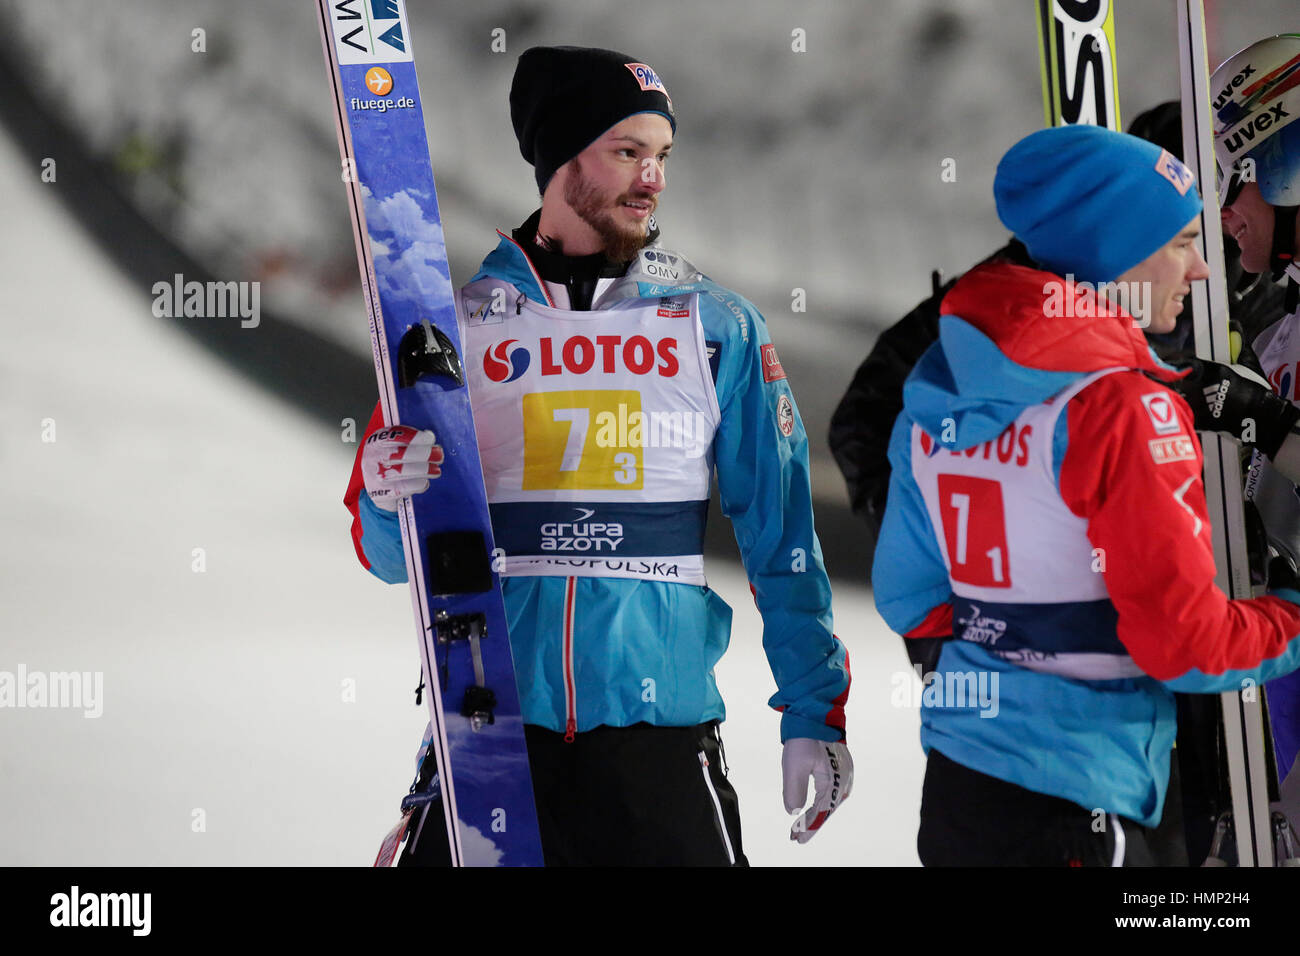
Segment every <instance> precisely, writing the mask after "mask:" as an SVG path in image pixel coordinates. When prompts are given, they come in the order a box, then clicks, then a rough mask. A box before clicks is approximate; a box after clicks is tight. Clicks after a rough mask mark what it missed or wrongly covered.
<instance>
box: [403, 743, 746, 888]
mask: <svg viewBox="0 0 1300 956" xmlns="http://www.w3.org/2000/svg"><path fill="white" fill-rule="evenodd" d="M524 733H525V736H526V739H527V743H528V761H529V764H530V766H531V768H532V775H533V795H534V797H535V799H536V802H537V817H538V825H539V827H540V830H541V836H542V853H543V855H544V857H545V858H546V864H547V866H748V865H749V864H748V861H747V860H746V859H745V855H744V852H743V851H742V849H741V844H740V809H739V803H738V801H737V799H736V792H735V790H733V789H732V787H731V784H730V783H729V782H728V781H727V770H726V758H725V754H724V752H723V749H722V738H721V736H720V734H719V733H718V724H717V722H716V721H713V722H710V723H705V724H699V725H697V726H694V727H655V726H652V725H650V724H644V723H642V724H634V725H632V726H631V727H606V726H601V727H595V728H593V729H592V730H589V731H586V732H585V733H580V734H576V735H575V736H574V738H573V740H572V741H571V742H567V743H566V742H565V740H564V735H563V734H559V733H555V732H554V731H550V730H546V729H544V728H542V727H536V726H533V725H526V726H525V728H524ZM425 813H426V817H427V818H426V820H425V821H424V826H423V827H422V828H420V827H419V824H420V821H419V820H418V819H417V820H412V822H411V827H410V831H409V832H410V833H411V834H412V836H410V837H408V838H407V841H406V846H405V847H404V848H403V850H402V856H401V858H400V859H399V860H398V865H399V866H447V865H449V863H450V857H449V855H448V852H447V837H446V832H445V830H444V827H443V821H442V808H441V806H440V805H439V804H438V803H437V802H436V801H435V802H433V803H430V804H428V806H427V809H426V811H425ZM417 829H419V832H420V837H419V840H418V841H416V840H415V839H414V833H415V832H416V831H417ZM412 843H415V846H414V847H412Z"/></svg>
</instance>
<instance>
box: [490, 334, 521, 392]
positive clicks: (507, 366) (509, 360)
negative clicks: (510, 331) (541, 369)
mask: <svg viewBox="0 0 1300 956" xmlns="http://www.w3.org/2000/svg"><path fill="white" fill-rule="evenodd" d="M518 341H519V340H518V339H506V340H505V341H504V342H500V343H498V344H496V345H493V346H492V347H491V348H489V349H488V350H487V351H486V352H484V353H483V374H484V375H486V376H487V377H488V380H489V381H492V382H513V381H514V380H515V379H517V378H519V376H521V375H523V374H524V372H526V371H528V365H529V363H530V362H531V361H532V356H530V355H529V354H528V350H527V349H526V348H524V347H523V346H522V345H520V346H518V347H516V348H514V349H511V348H510V346H512V345H515V344H516V343H517V342H518Z"/></svg>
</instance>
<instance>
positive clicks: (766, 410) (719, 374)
mask: <svg viewBox="0 0 1300 956" xmlns="http://www.w3.org/2000/svg"><path fill="white" fill-rule="evenodd" d="M499 235H500V237H501V239H500V242H499V244H498V245H497V247H496V249H494V250H493V251H492V252H491V253H490V254H489V255H488V256H487V258H486V259H485V260H484V262H483V264H482V267H481V268H480V271H479V272H478V274H476V275H475V276H474V279H472V280H471V282H474V281H477V280H479V279H482V278H485V277H487V278H493V279H496V280H500V281H502V282H505V283H508V284H509V285H511V286H513V287H514V288H515V289H516V290H518V291H519V292H521V293H523V294H524V295H526V296H528V297H530V298H532V299H534V301H537V302H541V303H545V302H546V301H547V296H546V292H545V290H544V288H543V287H542V286H541V285H540V283H539V279H538V276H537V273H536V271H535V269H534V268H533V267H532V264H531V263H530V262H529V260H528V258H527V255H526V253H525V252H524V250H523V249H522V248H521V247H520V246H519V245H518V244H517V243H515V242H514V241H513V240H511V239H510V238H508V237H506V236H505V235H504V234H499ZM682 261H685V260H682ZM620 281H623V280H620ZM694 293H699V297H698V302H699V310H698V317H699V321H700V323H701V324H702V325H703V329H704V338H705V339H706V340H707V346H708V348H709V349H710V351H711V352H712V355H711V357H710V370H711V373H712V376H713V385H714V388H715V389H716V392H717V402H718V406H719V409H720V411H721V421H720V424H719V426H718V428H717V430H716V432H715V434H714V436H713V444H712V448H711V453H712V460H713V462H714V467H715V469H716V477H717V483H718V491H719V496H720V500H721V505H722V511H723V513H724V514H725V515H727V516H728V517H729V518H730V519H731V522H732V524H733V527H734V530H735V534H736V541H737V543H738V545H739V547H740V553H741V557H742V559H743V562H744V566H745V570H746V572H747V574H748V578H749V582H750V588H751V591H752V592H753V595H754V600H755V602H756V604H757V606H758V610H759V612H760V614H761V615H762V618H763V648H764V650H765V652H766V654H767V658H768V662H769V665H770V666H771V669H772V674H773V677H774V678H775V681H776V687H777V690H776V693H775V694H773V695H772V697H771V698H770V700H769V701H768V703H769V704H770V706H772V707H773V708H775V709H776V710H778V711H780V712H781V715H782V716H781V739H782V740H783V741H784V740H787V739H790V738H794V737H810V738H814V739H818V740H827V741H832V740H840V739H843V737H844V704H845V701H846V700H847V697H848V689H849V681H850V678H849V663H848V656H847V653H846V650H845V648H844V645H843V644H842V643H841V642H840V641H839V639H838V638H836V637H835V635H834V634H833V631H832V617H831V592H830V583H829V580H828V578H827V575H826V572H825V569H824V567H823V564H822V555H821V546H820V544H819V543H818V540H817V535H816V533H815V531H814V529H813V511H812V497H811V490H810V482H809V467H808V439H807V435H806V434H805V432H804V428H803V423H802V422H801V421H800V418H799V414H798V411H797V409H796V408H795V406H794V399H793V394H792V392H791V390H790V385H789V382H788V380H786V378H785V376H784V372H783V371H782V370H781V367H780V364H779V362H777V361H776V360H775V350H774V348H773V347H772V345H771V340H770V338H769V336H768V331H767V326H766V323H765V322H764V320H763V317H762V316H761V315H760V314H759V312H758V310H757V309H756V308H755V307H754V306H753V305H752V304H751V303H749V302H748V301H746V300H745V299H743V298H742V297H740V296H739V295H736V294H735V293H733V292H731V291H729V290H728V289H725V288H723V287H722V286H720V285H718V284H717V283H715V282H713V281H711V280H710V279H708V278H707V277H705V276H704V275H702V274H701V273H698V272H695V271H693V270H692V269H686V270H683V271H682V279H681V280H679V281H667V282H665V281H654V282H651V281H640V280H639V279H638V281H637V282H636V285H635V288H634V289H632V290H631V291H630V292H629V291H628V290H627V289H626V288H625V291H624V297H623V298H621V299H620V300H619V301H620V302H622V303H624V304H626V302H627V298H626V295H629V294H630V295H632V296H634V297H635V296H639V297H642V298H645V299H647V300H650V301H649V303H647V304H653V301H654V300H656V299H660V298H662V297H666V296H686V295H691V294H694ZM612 304H614V303H613V302H612V301H609V300H608V299H606V298H600V299H598V300H597V301H596V303H595V305H594V308H596V309H600V308H606V307H609V306H610V305H612ZM470 398H471V403H473V401H474V395H473V392H472V390H471V396H470ZM379 427H382V418H381V416H380V412H379V409H378V408H376V410H375V415H374V416H373V417H372V420H371V423H370V426H369V428H368V429H367V434H369V433H370V432H371V431H373V430H375V429H376V428H379ZM361 445H364V438H363V441H362V442H361ZM359 466H360V451H358V457H357V465H356V466H355V467H354V469H353V475H352V482H351V484H350V485H349V488H348V492H347V495H346V497H345V503H346V504H347V506H348V508H349V510H351V512H352V514H353V518H354V520H353V539H354V543H355V545H356V548H357V554H358V557H359V558H360V560H361V562H362V564H363V565H364V566H365V567H367V568H368V569H369V570H370V572H371V573H372V574H374V575H375V576H377V577H378V578H380V579H381V580H383V581H386V582H389V583H396V582H402V581H405V580H406V567H405V563H404V559H403V556H402V548H401V538H400V531H399V528H398V522H397V518H396V516H395V515H392V514H389V513H387V512H385V511H382V510H381V509H379V508H377V507H375V506H374V505H373V504H372V503H371V502H370V500H369V498H368V497H367V496H366V494H365V489H364V482H363V479H362V477H361V474H360V467H359ZM431 490H436V484H435V485H434V488H433V489H431ZM702 515H703V509H701V517H700V519H699V520H700V522H701V528H700V531H701V532H702V522H703V516H702ZM493 530H494V534H495V536H496V537H497V539H498V543H500V542H501V540H502V539H503V538H506V537H507V536H506V535H504V534H503V533H502V529H500V528H497V527H496V526H495V522H494V528H493ZM502 591H503V595H504V600H505V607H506V615H507V620H508V625H509V629H510V643H511V648H512V651H513V654H514V659H515V668H516V678H517V683H518V686H519V696H520V700H521V704H522V708H523V716H524V721H525V722H526V723H529V724H535V725H538V726H542V727H546V728H548V729H550V730H553V731H557V732H564V733H568V734H572V733H575V732H582V731H586V730H590V729H592V728H594V727H597V726H599V725H608V726H615V727H622V726H628V725H631V724H635V723H638V722H643V721H644V722H646V723H649V724H655V725H660V726H689V725H694V724H698V723H701V722H704V721H708V720H715V719H718V720H721V719H723V718H724V717H725V713H726V712H725V708H724V705H723V701H722V697H721V695H720V694H719V692H718V688H717V684H716V682H715V680H714V674H713V668H714V665H715V664H716V663H717V662H718V660H719V659H720V658H721V657H722V655H723V652H724V651H725V650H726V649H727V645H728V643H729V640H730V630H731V614H732V612H731V608H730V607H729V606H728V605H727V603H726V602H725V601H723V600H722V599H721V598H720V597H719V596H718V595H717V594H716V593H715V592H714V591H712V590H710V589H709V588H708V587H707V586H695V585H691V584H685V583H677V582H665V581H657V580H641V579H625V578H610V577H563V576H555V575H539V576H507V577H504V578H503V580H502ZM570 611H571V613H570Z"/></svg>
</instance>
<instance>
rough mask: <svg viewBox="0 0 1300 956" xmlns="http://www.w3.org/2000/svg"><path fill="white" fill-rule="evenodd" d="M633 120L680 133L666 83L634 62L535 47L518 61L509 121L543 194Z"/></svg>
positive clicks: (607, 54) (607, 53) (584, 50)
mask: <svg viewBox="0 0 1300 956" xmlns="http://www.w3.org/2000/svg"><path fill="white" fill-rule="evenodd" d="M634 113H658V114H660V115H661V116H663V117H664V118H665V119H667V120H668V123H669V125H670V126H671V127H672V129H673V132H676V131H677V116H676V114H675V113H674V112H673V101H672V100H670V99H669V98H668V91H667V90H666V89H664V84H663V82H662V81H661V80H660V79H659V76H658V74H656V73H655V71H654V70H652V69H651V68H650V67H649V66H647V65H646V64H644V63H641V62H639V61H638V60H636V59H635V58H634V57H630V56H627V55H626V54H623V53H618V52H616V51H614V50H599V49H594V48H588V47H577V46H550V47H547V46H535V47H533V48H532V49H529V50H525V51H524V52H523V54H522V55H521V56H520V57H519V64H518V65H517V66H516V67H515V78H514V81H513V82H512V83H511V85H510V121H511V122H512V123H513V124H514V127H515V136H516V138H518V140H519V152H520V153H522V154H523V157H524V159H526V160H528V162H529V163H531V164H532V166H533V170H534V172H535V174H536V176H537V188H538V189H539V190H541V191H542V192H545V191H546V184H547V183H548V182H550V179H551V177H552V176H553V175H555V171H556V170H557V169H559V168H560V167H561V166H563V165H564V164H565V163H567V162H568V161H569V160H570V159H572V158H573V157H574V156H577V155H578V154H579V153H580V152H582V151H583V150H584V149H586V148H587V147H588V146H589V145H591V143H593V142H594V141H595V140H596V139H598V138H599V137H600V135H601V134H602V133H604V132H605V131H606V130H607V129H609V128H610V127H611V126H613V125H615V124H616V123H618V122H619V121H620V120H623V119H625V118H627V117H629V116H631V115H632V114H634Z"/></svg>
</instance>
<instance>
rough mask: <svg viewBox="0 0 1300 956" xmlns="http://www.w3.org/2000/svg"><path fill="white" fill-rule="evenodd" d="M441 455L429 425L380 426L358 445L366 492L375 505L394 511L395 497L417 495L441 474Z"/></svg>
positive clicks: (395, 507)
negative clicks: (423, 428) (411, 426)
mask: <svg viewBox="0 0 1300 956" xmlns="http://www.w3.org/2000/svg"><path fill="white" fill-rule="evenodd" d="M442 459H443V454H442V447H441V446H440V445H438V444H437V442H436V441H435V439H434V437H433V432H431V431H429V430H428V429H425V430H424V431H416V430H415V429H414V428H410V427H408V426H406V425H394V426H393V427H391V428H381V429H379V431H377V432H375V433H374V434H372V435H371V436H370V437H369V438H367V439H366V443H365V446H364V447H363V448H362V449H361V477H362V478H363V479H365V482H366V494H367V495H369V496H370V500H371V501H372V502H374V505H375V507H377V508H382V509H383V510H384V511H391V512H393V513H396V512H397V502H398V499H400V498H409V497H410V496H411V495H418V494H419V493H420V492H422V491H424V490H425V489H426V488H428V487H429V480H430V479H432V478H437V477H438V476H439V475H441V474H442Z"/></svg>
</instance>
